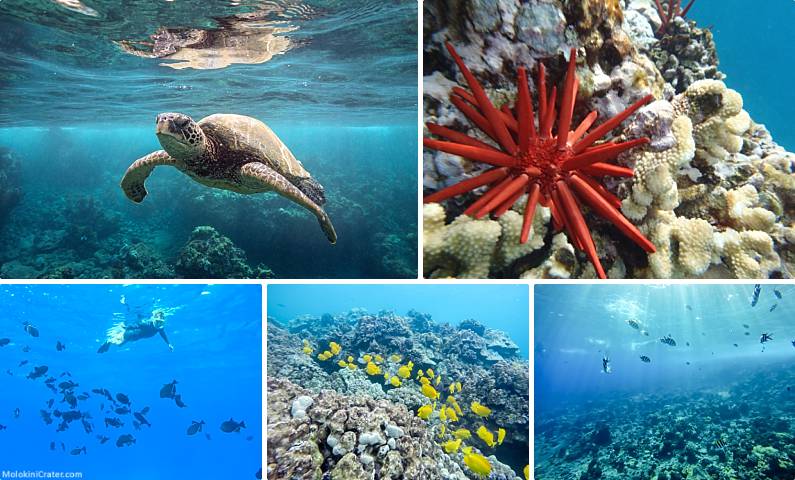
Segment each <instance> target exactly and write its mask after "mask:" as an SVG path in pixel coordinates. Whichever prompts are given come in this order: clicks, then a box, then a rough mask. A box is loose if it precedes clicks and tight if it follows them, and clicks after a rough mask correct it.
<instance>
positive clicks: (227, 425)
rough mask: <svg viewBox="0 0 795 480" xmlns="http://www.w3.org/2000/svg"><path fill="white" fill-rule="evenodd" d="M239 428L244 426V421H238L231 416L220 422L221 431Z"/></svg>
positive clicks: (235, 430)
mask: <svg viewBox="0 0 795 480" xmlns="http://www.w3.org/2000/svg"><path fill="white" fill-rule="evenodd" d="M241 428H246V423H245V422H240V423H238V422H236V421H234V420H233V419H231V418H230V419H229V420H227V421H225V422H223V423H222V424H221V431H222V432H225V433H232V432H239V431H240V429H241Z"/></svg>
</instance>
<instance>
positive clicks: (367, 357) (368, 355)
mask: <svg viewBox="0 0 795 480" xmlns="http://www.w3.org/2000/svg"><path fill="white" fill-rule="evenodd" d="M362 360H364V363H370V362H371V361H372V360H373V356H372V355H370V354H369V353H368V354H367V355H365V356H363V357H362Z"/></svg>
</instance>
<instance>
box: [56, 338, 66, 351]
mask: <svg viewBox="0 0 795 480" xmlns="http://www.w3.org/2000/svg"><path fill="white" fill-rule="evenodd" d="M55 350H57V351H59V352H63V351H64V350H66V345H64V344H63V343H61V341H60V340H58V343H56V344H55Z"/></svg>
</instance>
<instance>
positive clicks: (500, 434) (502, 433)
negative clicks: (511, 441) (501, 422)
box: [497, 428, 505, 445]
mask: <svg viewBox="0 0 795 480" xmlns="http://www.w3.org/2000/svg"><path fill="white" fill-rule="evenodd" d="M503 440H505V429H504V428H498V429H497V445H502V441H503Z"/></svg>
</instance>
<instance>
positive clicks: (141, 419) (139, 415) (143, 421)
mask: <svg viewBox="0 0 795 480" xmlns="http://www.w3.org/2000/svg"><path fill="white" fill-rule="evenodd" d="M133 415H135V418H137V419H138V421H139V422H140V423H141V425H146V426H147V427H151V426H152V424H151V423H149V421H148V420H146V418H144V416H143V414H142V413H141V412H135V413H134V414H133Z"/></svg>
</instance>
